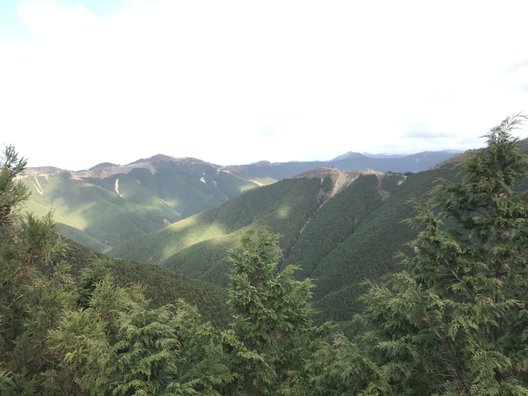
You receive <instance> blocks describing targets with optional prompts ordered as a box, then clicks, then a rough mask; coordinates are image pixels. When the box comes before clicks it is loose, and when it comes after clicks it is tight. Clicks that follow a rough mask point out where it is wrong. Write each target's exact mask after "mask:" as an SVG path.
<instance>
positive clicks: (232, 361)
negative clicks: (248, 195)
mask: <svg viewBox="0 0 528 396" xmlns="http://www.w3.org/2000/svg"><path fill="white" fill-rule="evenodd" d="M519 118H520V117H517V118H512V119H507V120H505V121H504V122H503V123H502V124H501V125H500V126H498V127H496V128H494V129H492V130H491V132H490V134H489V135H488V147H487V148H486V150H482V151H478V152H474V153H470V154H468V155H467V157H466V158H465V159H464V161H463V163H462V166H461V167H459V168H458V169H459V170H460V173H459V174H458V175H457V180H455V181H449V180H443V181H440V182H438V183H437V184H436V185H435V187H434V189H433V190H430V193H429V194H427V195H425V196H423V197H422V199H419V200H416V201H415V202H414V205H413V206H414V211H415V212H414V214H413V216H412V217H411V219H410V220H408V221H407V222H406V223H407V224H408V225H409V226H410V227H413V228H414V229H415V234H414V235H415V236H414V237H413V238H412V239H411V240H410V241H409V247H411V249H409V251H408V252H406V253H404V254H403V255H402V257H401V260H400V266H401V268H400V270H397V271H395V272H393V273H391V274H388V275H387V276H386V277H385V278H384V279H383V280H381V281H375V280H369V281H368V282H367V284H366V292H365V293H363V294H362V295H361V296H360V297H359V298H360V300H361V301H362V303H363V307H362V308H361V315H357V316H356V317H355V318H354V319H353V321H354V326H355V329H356V332H355V334H354V336H353V337H351V338H347V337H345V336H344V335H343V334H341V333H339V332H337V331H336V329H335V328H334V327H333V326H332V325H330V324H328V323H327V324H323V325H317V324H315V323H314V320H313V316H314V312H313V309H312V304H311V302H310V297H311V291H312V288H313V286H314V285H313V281H312V280H310V279H304V280H302V281H301V280H298V279H296V278H295V274H296V272H297V271H298V267H295V266H292V265H283V264H284V263H282V264H281V262H283V260H282V259H281V254H283V253H282V252H284V249H282V252H281V249H280V246H279V245H280V242H279V238H280V237H279V236H278V235H274V234H271V233H270V232H269V231H267V230H266V229H265V228H262V227H251V228H250V229H248V230H246V231H245V232H244V233H243V235H242V236H241V238H240V241H239V243H238V244H237V247H236V249H235V250H234V251H232V252H231V253H230V254H229V255H230V260H229V261H230V276H229V281H228V285H227V294H228V298H227V306H228V308H229V309H228V310H226V314H225V315H226V317H227V318H228V319H229V320H228V324H227V325H218V324H216V325H215V324H211V323H208V322H205V321H204V320H203V318H202V317H201V315H200V314H199V313H198V312H197V310H196V308H194V307H193V306H192V305H189V304H188V303H185V302H184V301H179V302H177V303H176V304H168V305H167V304H165V305H155V306H153V305H151V304H149V302H148V301H147V300H146V298H145V294H144V292H143V290H142V288H141V287H139V286H137V285H135V284H132V285H130V284H128V285H126V286H120V285H119V284H118V283H117V282H118V281H117V279H116V277H119V273H120V269H121V268H119V270H117V271H116V272H114V273H112V271H114V270H112V268H111V267H112V265H117V267H120V266H126V265H127V263H118V262H115V261H114V262H113V264H112V265H109V262H108V259H104V258H102V257H95V259H92V258H87V254H86V251H84V250H83V249H80V248H78V247H75V246H73V247H68V246H66V245H65V244H64V241H63V239H62V238H60V237H59V236H58V235H57V233H56V232H55V229H54V228H55V227H54V223H53V219H52V217H51V216H49V215H48V216H45V217H42V218H39V217H36V216H35V215H33V214H26V215H24V216H20V212H19V208H20V204H21V202H23V201H24V200H25V199H27V196H28V189H27V187H26V186H24V185H23V184H22V183H20V182H19V181H17V180H16V179H15V176H16V175H17V174H18V173H20V171H21V170H22V169H23V167H24V165H25V161H24V160H23V159H20V158H18V156H17V155H16V153H15V152H14V150H13V149H12V148H11V147H8V148H7V150H6V152H5V154H4V157H1V158H0V242H1V243H0V264H1V265H0V279H1V280H2V282H1V284H0V286H1V287H0V318H1V320H0V393H1V394H5V395H31V394H46V395H47V394H57V395H72V394H73V395H85V394H86V395H89V394H114V395H145V394H156V395H157V394H160V395H163V394H167V395H168V394H203V395H233V394H237V395H284V394H289V395H306V394H316V395H319V394H321V395H322V394H325V395H327V394H329V395H341V394H371V395H374V394H377V395H379V394H383V395H402V394H403V395H415V394H416V395H423V394H438V395H439V394H443V395H455V394H456V395H489V394H496V395H525V394H528V376H527V374H526V367H527V362H528V347H527V343H526V340H527V339H528V321H527V320H526V318H527V317H528V316H527V313H528V297H527V294H526V290H527V288H528V212H527V210H526V208H527V202H528V193H527V191H526V176H527V175H528V156H527V155H526V154H523V153H521V152H520V151H519V150H518V147H517V145H516V142H515V140H514V139H512V137H511V135H510V131H511V130H512V129H513V128H514V127H515V126H516V125H517V124H518V123H519ZM317 175H318V176H317V177H315V176H316V175H313V174H312V175H309V176H310V177H303V178H300V180H304V182H306V180H310V179H312V180H318V181H319V185H318V187H319V194H320V195H326V200H325V199H322V200H321V202H322V203H321V205H320V206H319V207H318V208H317V212H320V211H322V210H323V208H324V207H325V206H326V205H329V204H330V202H331V201H330V200H331V199H332V198H333V197H337V196H338V195H339V192H338V191H340V189H339V188H337V189H336V186H338V185H340V183H338V181H339V180H341V182H343V183H342V184H341V187H342V189H341V192H343V191H346V189H347V188H349V187H350V186H353V184H354V182H355V181H359V182H361V183H366V185H367V187H368V188H367V189H365V188H362V189H359V190H358V191H365V190H366V191H369V190H370V191H371V192H372V190H374V191H375V192H376V193H377V194H378V196H379V197H380V200H381V204H380V203H379V202H375V201H374V202H373V203H374V205H372V206H373V208H370V207H369V208H368V210H367V209H365V203H363V204H362V205H363V206H361V205H359V206H358V205H357V203H356V213H357V214H358V216H357V217H356V219H357V221H354V222H353V224H354V226H357V227H358V228H361V227H362V226H361V224H363V223H364V222H365V221H367V220H366V219H368V218H369V217H370V216H372V215H374V214H375V213H377V212H378V211H381V210H382V209H384V208H385V207H386V206H385V205H384V204H383V202H389V198H390V197H389V194H391V196H396V193H397V189H396V190H391V189H394V188H396V187H399V186H402V185H404V184H405V183H403V184H401V183H400V181H401V178H402V176H401V175H393V176H395V177H396V179H394V180H390V179H387V180H385V182H384V179H385V177H386V176H385V177H383V175H379V174H374V175H372V174H370V175H368V174H367V175H342V174H340V175H339V176H338V177H337V178H332V177H330V178H328V172H326V176H324V177H322V178H321V176H322V175H325V172H323V171H318V172H317ZM305 176H308V175H305ZM343 176H344V178H343ZM362 176H365V178H363V179H362ZM372 176H374V178H373V177H372ZM329 180H330V181H332V183H329V182H328V181H329ZM374 181H375V183H372V182H374ZM301 184H302V183H301ZM373 186H376V187H377V188H373ZM382 187H383V188H382ZM357 193H358V192H353V191H350V192H349V194H350V195H351V196H353V195H355V194H357ZM286 195H287V194H286ZM329 197H330V198H329ZM371 198H373V196H371ZM325 202H326V203H325ZM346 202H347V200H346V199H343V201H342V202H337V203H336V204H335V205H336V206H338V207H342V206H343V205H345V203H346ZM369 213H370V214H369ZM361 214H363V215H364V216H365V217H363V216H362V215H361ZM334 220H337V218H335V219H334ZM310 223H311V221H310V222H309V223H306V224H308V225H306V224H305V226H304V227H305V228H306V229H307V228H308V227H309V225H310ZM314 224H315V225H317V223H314ZM324 224H325V222H324V221H323V220H321V221H319V226H320V227H323V225H324ZM341 226H342V227H352V226H351V225H349V224H342V225H341ZM354 233H355V232H352V234H354ZM337 243H338V245H339V244H340V243H339V241H337ZM305 246H307V245H305ZM380 249H383V247H380ZM290 251H293V248H292V249H290ZM84 261H88V263H85V262H84ZM142 268H147V267H145V266H142ZM152 268H154V267H152ZM160 273H161V274H163V271H161V272H160ZM141 276H143V274H141ZM301 276H302V275H301ZM154 278H155V276H154ZM124 281H125V282H126V280H124Z"/></svg>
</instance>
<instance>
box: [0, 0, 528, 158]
mask: <svg viewBox="0 0 528 396" xmlns="http://www.w3.org/2000/svg"><path fill="white" fill-rule="evenodd" d="M526 11H528V6H527V5H525V2H523V1H503V2H500V3H498V2H485V1H479V2H476V1H475V2H473V1H467V2H454V1H452V2H450V1H447V2H446V1H444V2H441V3H440V2H427V1H399V2H392V1H371V2H350V1H329V2H315V1H284V0H283V1H267V2H248V1H222V2H218V1H212V0H197V1H169V0H165V1H164V0H161V1H134V2H132V3H131V6H130V8H129V9H127V10H125V11H124V12H122V13H120V14H117V15H114V16H111V17H107V16H106V17H100V16H98V15H96V14H94V13H93V12H91V11H89V10H87V9H86V8H84V7H82V6H81V5H75V4H73V5H68V4H67V3H56V2H53V1H38V2H27V3H22V4H21V5H20V7H19V15H20V17H21V19H22V21H23V23H24V24H25V26H26V27H27V28H28V29H29V30H30V32H31V33H32V40H31V41H30V42H28V43H26V44H25V46H9V47H5V48H2V49H0V50H1V51H0V57H1V58H0V86H1V87H2V89H1V90H0V109H1V110H0V111H1V112H2V114H1V116H0V130H1V131H2V137H1V139H0V140H1V141H3V142H5V143H11V142H12V143H15V144H17V148H18V150H19V151H21V152H22V153H23V154H24V155H27V156H28V157H30V161H31V164H33V165H43V164H56V165H59V166H65V167H70V168H81V167H88V166H91V165H93V164H95V163H97V162H101V161H113V162H122V163H124V162H129V161H133V160H135V159H137V158H139V157H144V156H147V155H152V154H155V153H158V152H162V153H166V154H169V155H174V156H197V157H200V158H203V159H205V160H209V161H214V162H218V163H234V162H236V163H241V162H247V161H256V160H259V159H270V160H288V159H323V158H330V157H332V156H335V155H338V154H341V153H342V152H345V151H348V150H354V151H369V152H380V151H387V150H390V151H398V152H410V151H418V150H422V149H444V148H457V147H461V148H465V147H471V146H474V145H476V144H479V140H478V139H477V138H478V137H479V136H481V135H482V134H483V133H485V132H486V131H487V130H488V129H489V128H490V127H491V126H493V125H495V124H496V123H498V122H499V121H500V120H501V119H502V118H503V117H504V116H506V115H508V114H511V113H515V112H518V111H521V110H526V109H525V108H523V107H522V106H526V103H527V99H528V92H527V91H526V89H524V90H523V88H525V87H526V86H527V84H528V80H527V79H526V73H525V72H526V68H525V67H517V68H516V67H515V66H516V65H517V66H518V65H521V66H522V65H523V63H522V62H523V61H525V60H526V59H527V57H528V45H527V42H526V40H525V38H526V37H528V26H527V25H526V24H525V23H524V20H523V19H524V15H526ZM412 125H424V126H426V127H427V130H430V131H433V132H434V133H435V134H437V135H451V136H454V137H449V136H443V137H441V138H440V137H438V136H437V138H435V139H429V140H426V139H412V138H406V137H405V134H406V133H407V134H408V133H409V128H410V126H412ZM263 131H265V132H266V133H263ZM270 131H272V133H271V132H270Z"/></svg>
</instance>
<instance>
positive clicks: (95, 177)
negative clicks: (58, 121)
mask: <svg viewBox="0 0 528 396" xmlns="http://www.w3.org/2000/svg"><path fill="white" fill-rule="evenodd" d="M21 178H22V180H23V181H24V182H25V184H26V185H27V186H28V187H29V188H30V190H31V192H32V194H31V197H30V199H29V200H28V202H26V204H25V208H26V209H27V210H29V211H32V212H35V213H37V214H39V215H43V214H45V213H47V212H48V211H50V210H51V211H52V212H53V214H54V218H55V219H56V221H57V223H58V224H59V230H60V232H62V233H63V234H64V235H65V236H67V237H68V238H70V239H72V240H74V241H76V242H78V243H80V244H83V245H85V246H88V247H90V248H92V249H95V250H97V251H99V252H104V251H107V250H109V249H110V248H111V247H113V246H115V245H117V244H119V243H121V242H123V241H126V240H130V239H132V238H135V237H137V236H140V235H145V234H148V233H151V232H153V231H156V230H159V229H162V228H163V227H165V226H167V225H168V224H171V223H174V222H176V221H178V220H181V219H183V218H185V217H188V216H191V215H193V214H196V213H199V212H202V211H205V210H208V209H212V208H215V207H217V206H219V205H220V204H222V203H223V202H226V201H227V200H229V199H231V198H233V197H235V196H237V195H239V194H240V193H241V192H243V191H247V190H250V189H252V188H254V187H256V186H257V184H256V183H254V182H252V181H249V180H245V179H243V178H241V177H240V176H238V175H234V174H233V173H231V172H230V171H228V170H222V169H221V168H219V167H217V166H215V165H212V164H208V163H206V162H203V161H200V160H195V159H179V160H177V159H173V158H170V157H165V156H155V157H152V158H150V159H146V160H140V161H136V162H135V163H133V164H129V165H125V166H119V165H112V164H100V165H98V166H96V167H94V168H92V169H90V170H88V171H80V172H70V171H64V170H60V169H56V168H35V169H29V170H27V171H26V172H25V173H24V174H23V175H22V177H21Z"/></svg>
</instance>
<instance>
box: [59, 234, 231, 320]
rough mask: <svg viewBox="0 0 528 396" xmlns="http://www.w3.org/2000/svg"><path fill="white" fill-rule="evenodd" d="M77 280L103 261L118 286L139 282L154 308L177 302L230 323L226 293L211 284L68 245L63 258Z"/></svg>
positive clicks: (210, 318)
mask: <svg viewBox="0 0 528 396" xmlns="http://www.w3.org/2000/svg"><path fill="white" fill-rule="evenodd" d="M64 259H65V260H66V261H68V262H69V263H71V265H72V273H73V274H75V275H76V277H78V276H79V275H80V274H81V273H82V271H83V269H85V268H87V267H88V266H89V265H90V263H91V262H93V261H94V260H103V261H104V262H105V263H106V265H108V267H109V268H110V269H111V271H112V273H113V275H114V279H115V281H116V283H117V285H118V286H122V287H125V286H129V285H130V284H133V283H139V284H141V285H142V286H143V287H144V293H145V297H147V298H148V299H149V300H150V302H151V304H152V306H153V307H159V306H162V305H165V304H174V303H175V302H176V301H177V300H178V299H183V300H185V301H186V302H187V303H189V304H191V305H194V306H196V307H197V308H198V310H199V311H200V313H201V314H202V315H203V317H204V318H205V319H206V320H209V321H211V322H213V323H214V324H215V325H219V326H221V327H224V326H225V325H227V323H228V322H229V315H228V313H227V305H226V299H227V293H226V291H225V290H224V289H223V288H221V287H218V286H216V285H213V284H211V283H207V282H202V281H199V280H194V279H190V278H187V277H185V276H183V275H181V274H178V273H176V272H174V271H170V270H167V269H164V268H161V267H159V266H156V265H148V264H142V263H135V262H131V261H126V260H120V259H116V258H111V257H108V256H103V255H101V254H98V253H96V252H93V251H91V250H89V249H87V248H85V247H83V246H81V245H78V244H76V243H74V242H69V243H68V249H67V251H66V255H65V257H64Z"/></svg>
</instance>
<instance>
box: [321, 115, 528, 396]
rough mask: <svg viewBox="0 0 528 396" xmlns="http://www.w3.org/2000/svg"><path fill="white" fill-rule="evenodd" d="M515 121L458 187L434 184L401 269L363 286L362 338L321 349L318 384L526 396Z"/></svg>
mask: <svg viewBox="0 0 528 396" xmlns="http://www.w3.org/2000/svg"><path fill="white" fill-rule="evenodd" d="M520 120H521V118H520V117H513V118H508V119H506V120H505V121H504V122H502V123H501V124H500V125H499V126H498V127H496V128H493V129H492V130H491V132H490V133H489V134H488V135H487V139H488V145H487V147H486V148H485V149H483V150H479V151H475V152H473V153H471V154H470V156H469V158H467V159H466V160H465V161H464V163H463V173H462V181H461V182H460V183H454V182H447V181H442V182H440V183H439V184H438V185H437V187H436V188H435V189H434V190H433V191H432V192H431V194H430V196H429V197H428V198H427V199H426V200H425V201H423V202H417V203H416V209H417V214H416V216H415V217H414V218H413V219H412V220H410V221H409V222H410V223H411V224H412V225H413V226H415V227H417V228H418V229H419V230H420V231H419V234H418V236H417V238H416V239H415V240H413V241H412V242H411V243H410V246H411V247H412V248H413V250H414V252H415V254H414V255H411V256H405V257H404V258H403V262H404V265H405V267H406V270H405V271H403V272H399V273H396V274H393V275H389V276H387V277H386V279H385V280H384V281H383V282H381V283H375V282H369V283H368V286H369V290H368V292H367V293H366V294H365V295H364V296H363V297H362V301H363V302H364V304H365V306H366V309H365V312H364V313H363V314H362V315H361V316H358V318H357V321H359V322H360V323H361V324H362V326H363V329H364V330H363V332H362V334H361V335H360V336H358V337H357V339H356V340H355V344H352V343H348V342H341V343H338V344H337V345H335V347H330V346H327V347H326V348H323V350H322V351H321V352H320V353H319V355H318V358H319V359H320V360H324V359H326V362H327V363H328V365H327V366H326V367H324V366H323V365H322V364H321V363H320V362H319V364H315V367H317V368H318V369H320V372H319V373H316V372H314V375H315V376H317V377H318V378H316V379H317V380H316V381H315V382H314V385H315V386H319V389H321V390H322V388H321V386H322V385H323V384H326V385H327V386H331V383H333V384H334V385H335V386H336V387H339V386H343V384H346V383H347V381H348V382H349V384H350V387H349V389H356V390H357V392H358V393H359V392H360V391H362V392H364V393H365V394H398V395H426V394H443V395H460V394H471V395H528V193H527V192H526V176H527V174H528V162H527V159H526V155H524V154H522V153H521V152H520V151H519V149H518V144H517V140H516V139H514V138H512V136H511V134H510V132H511V131H512V129H514V128H515V126H516V125H518V124H519V122H520ZM523 183H524V188H523V187H522V186H523ZM340 348H344V350H340ZM329 356H330V358H329ZM340 356H344V357H345V360H343V358H342V357H341V358H340ZM346 356H350V359H348V360H347V359H346ZM332 357H335V358H336V360H335V361H334V362H332V359H331V358H332ZM316 363H317V362H316ZM339 365H341V367H340V366H339ZM336 369H339V370H340V371H341V373H339V372H336ZM347 375H348V376H347ZM351 375H352V377H351ZM354 377H355V378H354ZM358 383H359V384H361V383H362V385H361V389H357V386H358ZM354 386H355V387H356V388H353V387H354ZM353 393H356V392H353ZM329 394H332V393H331V392H330V393H329Z"/></svg>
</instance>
